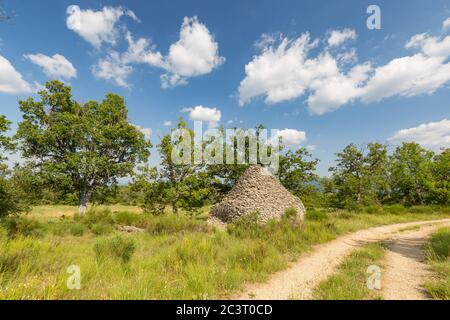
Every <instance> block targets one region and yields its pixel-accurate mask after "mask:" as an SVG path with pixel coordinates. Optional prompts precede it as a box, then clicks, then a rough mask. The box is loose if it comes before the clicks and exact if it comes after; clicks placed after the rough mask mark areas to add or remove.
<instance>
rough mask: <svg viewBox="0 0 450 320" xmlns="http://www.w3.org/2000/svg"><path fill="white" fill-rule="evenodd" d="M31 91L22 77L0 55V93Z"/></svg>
mask: <svg viewBox="0 0 450 320" xmlns="http://www.w3.org/2000/svg"><path fill="white" fill-rule="evenodd" d="M32 91H33V88H32V85H30V84H29V83H28V82H27V81H25V80H24V79H23V78H22V75H21V74H20V73H19V72H17V71H16V69H14V67H13V66H12V64H11V63H10V62H9V61H8V60H7V59H6V58H4V57H3V56H1V55H0V92H1V93H10V94H14V93H29V92H32Z"/></svg>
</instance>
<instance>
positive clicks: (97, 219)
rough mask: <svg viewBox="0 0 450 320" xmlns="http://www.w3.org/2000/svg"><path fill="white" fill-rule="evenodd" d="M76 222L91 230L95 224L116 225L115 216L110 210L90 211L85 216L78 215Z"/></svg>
mask: <svg viewBox="0 0 450 320" xmlns="http://www.w3.org/2000/svg"><path fill="white" fill-rule="evenodd" d="M75 221H78V222H80V223H82V224H84V225H86V226H88V227H89V228H91V227H92V226H93V225H94V224H97V223H101V224H109V225H112V224H114V216H113V213H112V212H111V210H110V209H102V210H98V209H95V208H93V209H90V210H88V211H87V212H86V214H84V215H76V216H75Z"/></svg>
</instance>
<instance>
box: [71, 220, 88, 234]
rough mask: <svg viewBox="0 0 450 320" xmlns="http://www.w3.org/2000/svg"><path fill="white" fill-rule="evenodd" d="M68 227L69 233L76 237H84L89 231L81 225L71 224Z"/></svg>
mask: <svg viewBox="0 0 450 320" xmlns="http://www.w3.org/2000/svg"><path fill="white" fill-rule="evenodd" d="M67 227H68V229H69V233H70V234H71V235H73V236H76V237H80V236H82V235H83V234H85V232H86V231H87V230H88V228H87V227H86V226H85V225H84V224H81V223H71V224H70V225H68V226H67Z"/></svg>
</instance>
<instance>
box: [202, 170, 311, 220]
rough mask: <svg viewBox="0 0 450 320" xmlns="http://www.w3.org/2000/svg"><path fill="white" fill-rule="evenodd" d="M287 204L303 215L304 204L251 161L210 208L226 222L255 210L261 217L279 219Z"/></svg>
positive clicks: (215, 217) (216, 217)
mask: <svg viewBox="0 0 450 320" xmlns="http://www.w3.org/2000/svg"><path fill="white" fill-rule="evenodd" d="M288 208H295V209H296V210H297V215H298V217H299V218H303V215H304V213H305V207H304V206H303V203H302V202H301V201H300V199H299V198H297V197H296V196H294V195H292V194H291V193H290V192H289V191H288V190H287V189H286V188H285V187H283V185H282V184H281V183H280V181H279V180H278V179H277V178H276V177H275V176H273V175H272V174H271V173H270V172H269V171H267V170H266V169H265V168H263V167H261V166H259V165H254V166H251V167H249V168H248V169H247V171H245V172H244V174H243V175H242V176H241V178H240V179H239V180H238V182H237V183H236V185H235V186H234V187H233V189H231V190H230V192H229V193H228V194H227V195H226V196H225V198H224V199H223V201H221V202H220V203H218V204H216V205H214V206H213V207H212V209H211V217H212V218H213V219H219V220H220V221H222V222H225V223H228V222H231V221H233V220H234V219H236V218H238V217H240V216H243V215H246V214H249V213H253V212H256V211H258V212H259V214H260V218H261V221H263V222H265V221H267V220H269V219H272V218H274V219H279V218H280V217H281V216H282V215H283V214H284V213H285V211H286V209H288Z"/></svg>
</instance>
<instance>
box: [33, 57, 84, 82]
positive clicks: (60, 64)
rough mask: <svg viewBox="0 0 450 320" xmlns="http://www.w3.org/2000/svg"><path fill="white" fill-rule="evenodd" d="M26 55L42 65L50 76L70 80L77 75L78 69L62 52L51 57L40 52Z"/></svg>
mask: <svg viewBox="0 0 450 320" xmlns="http://www.w3.org/2000/svg"><path fill="white" fill-rule="evenodd" d="M24 57H25V58H26V59H28V60H30V61H31V62H32V63H34V64H36V65H38V66H39V67H41V68H42V70H43V71H44V73H45V74H46V75H47V76H48V77H50V78H56V79H67V80H69V79H71V78H75V77H76V76H77V70H76V69H75V67H74V66H73V65H72V63H71V62H70V61H69V60H67V59H66V57H64V56H62V55H60V54H54V55H53V56H51V57H49V56H46V55H44V54H42V53H38V54H26V55H24Z"/></svg>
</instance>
